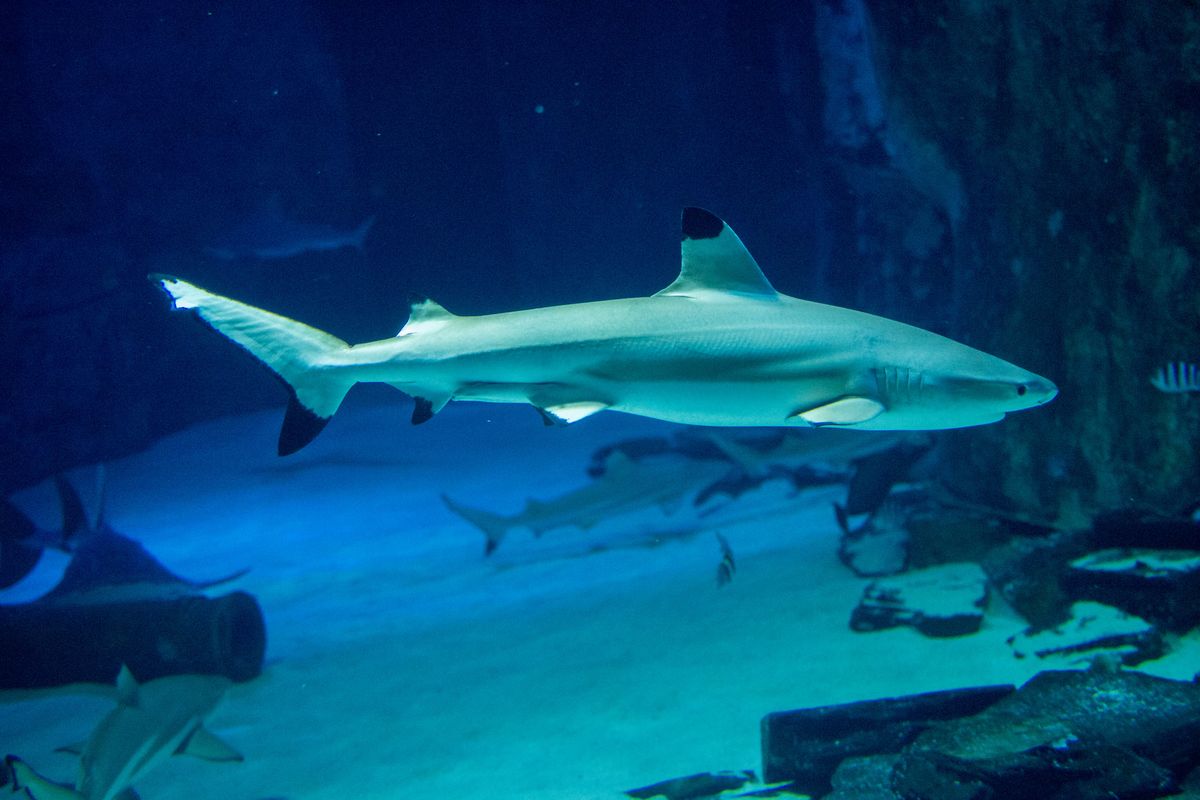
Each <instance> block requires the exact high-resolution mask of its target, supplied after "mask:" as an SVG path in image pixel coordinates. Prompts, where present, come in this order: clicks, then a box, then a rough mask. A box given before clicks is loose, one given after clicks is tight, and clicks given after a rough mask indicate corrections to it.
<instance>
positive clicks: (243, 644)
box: [0, 592, 267, 689]
mask: <svg viewBox="0 0 1200 800" xmlns="http://www.w3.org/2000/svg"><path fill="white" fill-rule="evenodd" d="M266 646H267V631H266V625H265V624H264V623H263V615H262V609H260V608H259V605H258V601H257V600H255V599H254V597H252V596H251V595H249V594H246V593H245V592H232V593H230V594H227V595H222V596H221V597H206V596H204V595H199V594H197V595H189V596H187V597H180V598H175V599H170V600H146V601H139V602H125V603H96V604H66V603H61V604H60V603H49V602H44V601H36V602H33V603H25V604H22V605H16V606H0V647H2V648H3V652H4V655H3V658H0V688H4V689H33V688H43V687H48V686H61V685H63V684H68V683H77V682H87V683H109V684H111V683H113V681H115V680H116V677H117V673H118V672H119V671H120V669H121V665H122V664H125V665H127V666H128V667H129V669H130V671H132V672H133V674H134V675H136V676H137V677H138V680H140V681H148V680H153V679H154V678H161V677H163V676H164V675H179V674H185V673H199V674H207V675H225V676H227V677H228V678H230V679H231V680H234V681H248V680H250V679H251V678H254V677H256V676H257V675H259V674H260V673H261V672H262V663H263V654H264V653H265V652H266Z"/></svg>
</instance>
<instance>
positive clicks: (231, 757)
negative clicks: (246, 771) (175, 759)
mask: <svg viewBox="0 0 1200 800" xmlns="http://www.w3.org/2000/svg"><path fill="white" fill-rule="evenodd" d="M175 752H176V753H177V754H180V755H188V756H192V757H194V758H201V759H204V760H205V761H245V760H246V759H245V756H243V755H242V754H241V753H239V752H238V751H237V750H234V749H233V747H231V746H230V745H229V743H228V742H225V741H224V740H222V739H221V738H220V737H219V736H217V735H216V734H215V733H213V732H212V731H210V730H208V729H207V728H205V727H204V726H202V725H201V726H197V728H196V730H194V731H192V735H191V736H189V737H188V738H187V739H185V740H184V741H183V743H182V744H181V745H179V749H177V750H176V751H175Z"/></svg>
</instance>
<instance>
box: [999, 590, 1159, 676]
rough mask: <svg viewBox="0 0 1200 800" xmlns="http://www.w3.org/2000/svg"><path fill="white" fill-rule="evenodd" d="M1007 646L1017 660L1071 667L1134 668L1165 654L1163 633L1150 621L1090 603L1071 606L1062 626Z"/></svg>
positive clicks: (1033, 633) (1029, 631)
mask: <svg viewBox="0 0 1200 800" xmlns="http://www.w3.org/2000/svg"><path fill="white" fill-rule="evenodd" d="M1008 644H1009V645H1010V646H1011V647H1012V649H1013V655H1014V656H1016V657H1017V658H1028V657H1030V656H1034V657H1037V658H1058V659H1063V660H1066V661H1067V662H1068V663H1069V664H1070V665H1071V666H1077V665H1078V664H1079V663H1080V662H1083V663H1084V664H1090V663H1093V662H1095V661H1096V660H1098V659H1103V660H1105V661H1107V662H1109V663H1113V662H1117V663H1121V664H1124V665H1125V666H1128V667H1132V666H1134V665H1136V664H1140V663H1142V662H1143V661H1149V660H1150V659H1154V658H1159V657H1160V656H1162V654H1163V652H1164V645H1163V638H1162V634H1161V633H1159V631H1158V629H1157V628H1155V627H1154V626H1153V625H1151V624H1150V623H1149V622H1146V620H1144V619H1141V618H1140V617H1135V616H1133V615H1131V614H1126V613H1125V612H1124V611H1121V610H1120V609H1117V608H1113V607H1112V606H1106V605H1103V604H1101V603H1093V602H1089V601H1081V602H1078V603H1075V604H1074V605H1072V606H1071V618H1070V619H1069V620H1067V621H1066V622H1064V623H1062V624H1061V625H1058V626H1056V627H1053V628H1044V629H1041V630H1037V629H1034V628H1027V629H1026V630H1025V631H1023V632H1022V633H1019V634H1017V635H1016V636H1012V637H1009V639H1008Z"/></svg>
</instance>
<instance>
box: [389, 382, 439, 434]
mask: <svg viewBox="0 0 1200 800" xmlns="http://www.w3.org/2000/svg"><path fill="white" fill-rule="evenodd" d="M397 388H401V387H399V386H398V387H397ZM401 391H403V389H401ZM449 402H450V396H449V395H445V396H438V397H421V396H420V395H413V403H414V405H413V412H412V424H413V425H422V424H424V423H426V422H429V420H431V419H433V415H434V414H436V413H438V412H439V411H441V410H442V409H443V408H445V407H446V403H449Z"/></svg>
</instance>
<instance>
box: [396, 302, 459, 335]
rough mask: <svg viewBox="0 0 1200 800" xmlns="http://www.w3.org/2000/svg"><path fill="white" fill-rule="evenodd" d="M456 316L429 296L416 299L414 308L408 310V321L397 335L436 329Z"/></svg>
mask: <svg viewBox="0 0 1200 800" xmlns="http://www.w3.org/2000/svg"><path fill="white" fill-rule="evenodd" d="M454 318H455V315H454V314H451V313H450V312H449V311H447V310H446V309H444V308H442V307H441V306H440V305H438V304H437V303H435V302H434V301H432V300H430V299H429V298H425V299H423V300H414V301H413V304H412V308H410V309H409V311H408V322H406V323H404V327H403V328H401V329H400V332H399V333H397V334H396V335H397V336H409V335H411V334H414V333H426V332H429V331H434V330H437V329H438V328H440V327H442V326H443V325H445V324H446V323H447V322H450V321H451V320H453V319H454Z"/></svg>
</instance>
